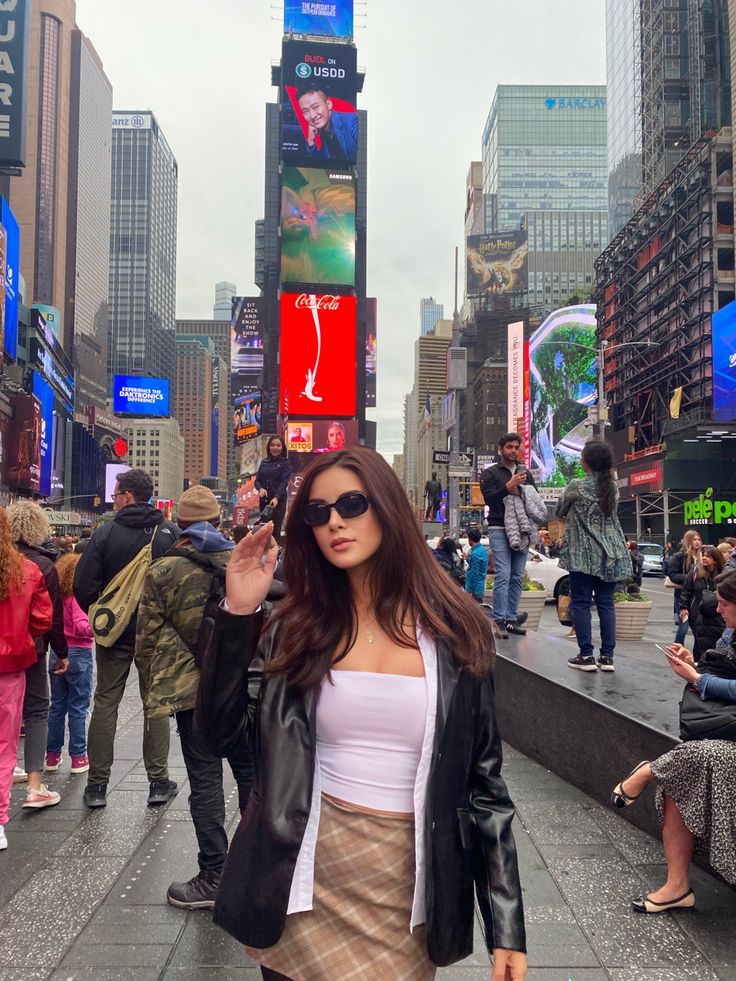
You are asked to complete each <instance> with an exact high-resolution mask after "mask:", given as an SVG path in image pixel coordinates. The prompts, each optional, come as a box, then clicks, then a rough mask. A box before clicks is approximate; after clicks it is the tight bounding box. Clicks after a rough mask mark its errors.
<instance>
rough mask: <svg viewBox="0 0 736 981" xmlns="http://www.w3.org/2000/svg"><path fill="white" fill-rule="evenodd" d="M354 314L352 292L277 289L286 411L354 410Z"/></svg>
mask: <svg viewBox="0 0 736 981" xmlns="http://www.w3.org/2000/svg"><path fill="white" fill-rule="evenodd" d="M355 317H356V300H355V297H354V296H329V295H323V294H314V293H311V294H310V293H282V294H281V346H280V349H279V350H280V352H281V354H280V360H281V365H280V367H281V372H280V374H281V396H280V402H279V409H280V411H281V412H282V413H283V414H284V415H287V414H288V416H289V417H290V418H293V417H294V416H300V415H305V416H334V417H340V416H354V415H355V402H356V391H355V389H356V370H357V369H356V340H355V338H356V324H355Z"/></svg>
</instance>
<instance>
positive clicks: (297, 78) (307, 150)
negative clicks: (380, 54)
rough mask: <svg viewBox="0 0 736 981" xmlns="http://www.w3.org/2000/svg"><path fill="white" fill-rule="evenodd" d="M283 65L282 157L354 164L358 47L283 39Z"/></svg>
mask: <svg viewBox="0 0 736 981" xmlns="http://www.w3.org/2000/svg"><path fill="white" fill-rule="evenodd" d="M281 66H282V67H281V156H282V159H283V160H284V161H285V162H287V161H290V160H291V161H293V162H296V161H298V160H301V161H303V162H305V163H306V162H307V161H314V162H315V163H318V164H321V163H323V162H325V161H329V162H332V163H333V164H345V165H349V164H354V163H355V160H356V157H357V154H358V110H357V108H356V105H355V102H356V97H357V52H356V49H355V48H354V47H353V46H352V45H348V44H329V43H328V44H324V43H320V42H319V41H284V47H283V53H282V58H281Z"/></svg>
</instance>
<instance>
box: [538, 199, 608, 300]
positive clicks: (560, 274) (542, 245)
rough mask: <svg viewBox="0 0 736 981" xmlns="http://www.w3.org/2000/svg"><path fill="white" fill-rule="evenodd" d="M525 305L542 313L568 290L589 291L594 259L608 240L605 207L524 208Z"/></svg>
mask: <svg viewBox="0 0 736 981" xmlns="http://www.w3.org/2000/svg"><path fill="white" fill-rule="evenodd" d="M524 228H525V229H526V231H527V234H528V236H529V279H528V283H529V306H530V307H533V308H534V309H535V311H536V310H538V311H540V312H541V313H542V314H543V315H544V316H547V315H548V314H550V313H552V311H553V310H555V309H557V307H559V306H560V304H561V303H562V302H563V301H564V300H565V298H566V297H567V296H570V294H572V293H592V291H593V290H594V288H595V260H596V259H597V258H598V256H599V255H600V254H601V252H602V250H603V248H604V247H605V246H606V244H607V243H608V214H607V212H605V211H527V212H526V214H525V215H524Z"/></svg>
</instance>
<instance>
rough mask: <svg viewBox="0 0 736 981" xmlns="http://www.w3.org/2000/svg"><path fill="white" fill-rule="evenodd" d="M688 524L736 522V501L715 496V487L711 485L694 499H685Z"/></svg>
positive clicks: (686, 522)
mask: <svg viewBox="0 0 736 981" xmlns="http://www.w3.org/2000/svg"><path fill="white" fill-rule="evenodd" d="M683 515H684V518H685V524H686V525H711V524H713V525H720V524H736V501H725V500H719V499H718V498H716V499H715V500H714V498H713V488H712V487H709V488H708V489H707V490H706V491H705V493H704V494H700V495H699V496H698V497H696V498H694V499H693V500H692V501H685V504H684V512H683Z"/></svg>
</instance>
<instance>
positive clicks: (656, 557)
mask: <svg viewBox="0 0 736 981" xmlns="http://www.w3.org/2000/svg"><path fill="white" fill-rule="evenodd" d="M639 551H640V552H641V554H642V555H643V556H644V567H643V569H642V570H641V571H642V574H643V575H645V576H661V575H662V574H663V573H662V559H663V558H664V546H663V545H656V544H654V543H653V542H647V543H641V542H640V543H639Z"/></svg>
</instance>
